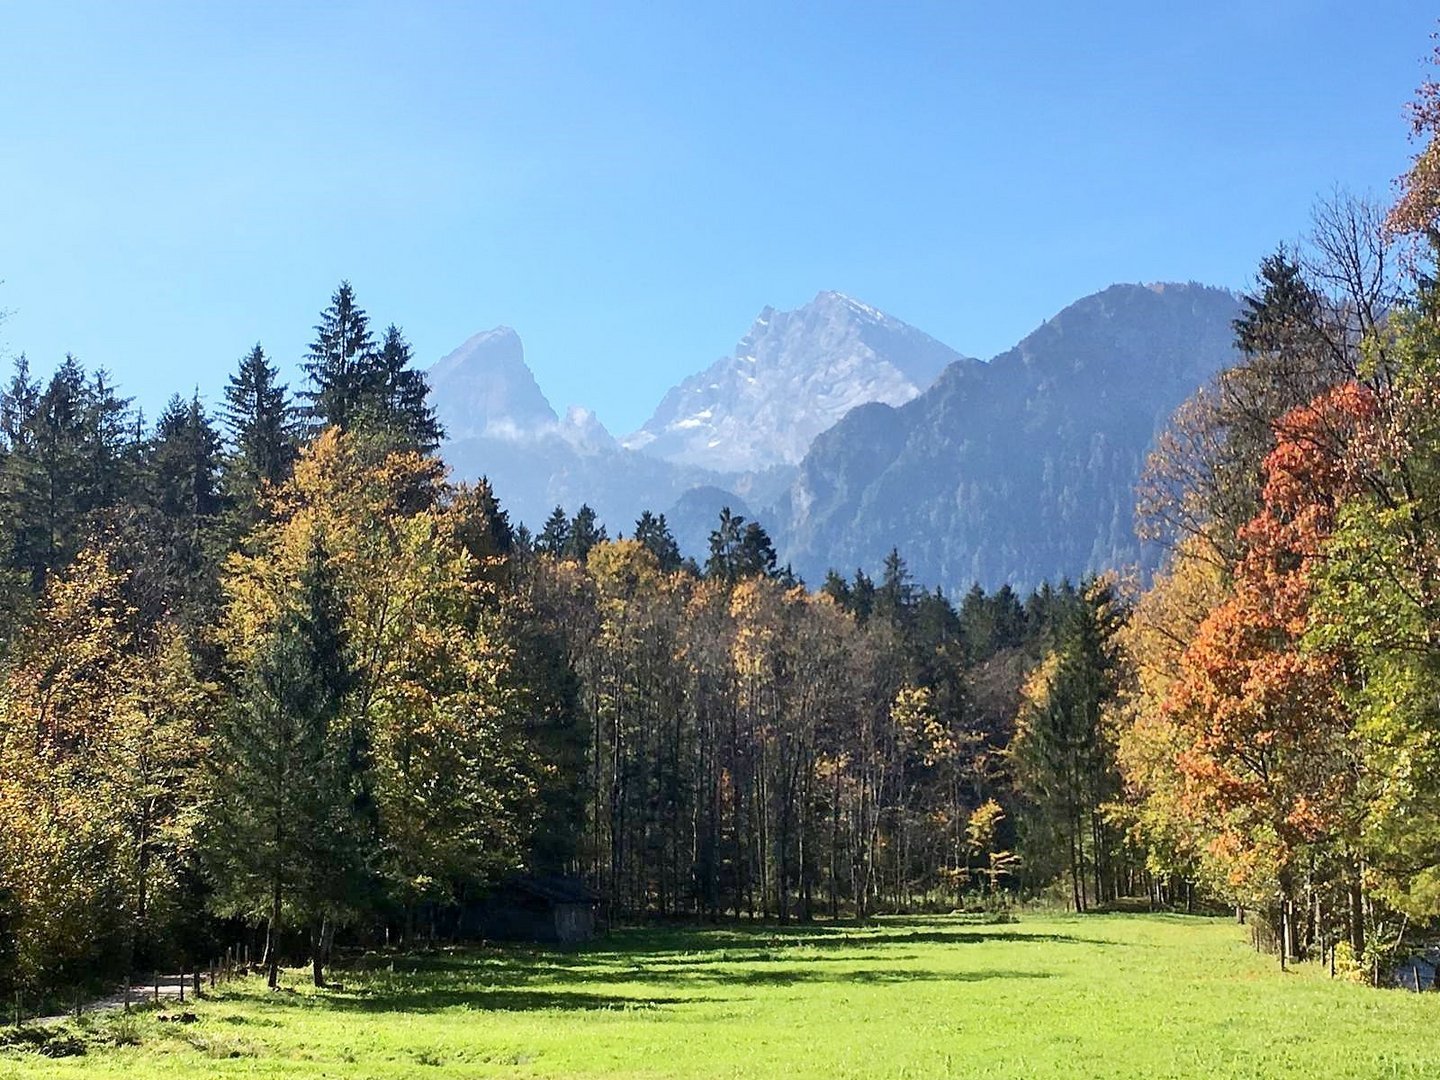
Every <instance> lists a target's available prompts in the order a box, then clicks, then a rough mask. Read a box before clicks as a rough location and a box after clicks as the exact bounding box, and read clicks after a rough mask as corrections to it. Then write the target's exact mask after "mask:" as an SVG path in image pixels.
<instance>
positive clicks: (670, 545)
mask: <svg viewBox="0 0 1440 1080" xmlns="http://www.w3.org/2000/svg"><path fill="white" fill-rule="evenodd" d="M635 539H636V540H638V541H639V542H640V543H642V544H644V545H645V550H647V551H648V552H650V554H651V555H654V556H655V561H656V562H658V563H659V564H660V569H661V570H663V571H665V572H666V573H667V574H669V573H673V572H674V571H676V570H679V569H680V567H681V566H682V565H683V563H684V559H683V558H682V557H681V555H680V545H679V544H677V543H676V542H675V534H674V533H672V532H671V531H670V525H669V524H668V523H667V522H666V520H665V515H664V514H661V515H660V516H659V517H656V516H655V515H654V514H652V513H650V511H649V510H646V511H644V512H642V513H641V515H640V517H639V518H638V519H637V520H636V522H635Z"/></svg>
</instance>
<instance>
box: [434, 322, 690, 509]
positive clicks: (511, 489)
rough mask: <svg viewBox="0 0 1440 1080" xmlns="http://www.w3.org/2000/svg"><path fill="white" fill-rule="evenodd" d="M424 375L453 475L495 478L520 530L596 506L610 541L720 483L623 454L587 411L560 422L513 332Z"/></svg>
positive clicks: (463, 350)
mask: <svg viewBox="0 0 1440 1080" xmlns="http://www.w3.org/2000/svg"><path fill="white" fill-rule="evenodd" d="M427 375H428V378H429V380H430V400H431V402H432V404H433V405H434V406H435V411H436V413H437V415H438V416H439V417H440V420H441V422H442V423H443V424H444V425H445V433H446V442H445V444H444V445H443V446H442V447H441V448H440V452H441V455H442V456H443V457H444V458H445V461H446V463H447V464H448V465H449V466H450V469H451V472H452V473H453V475H454V476H455V478H456V479H459V480H476V479H478V478H480V477H482V476H484V477H486V478H488V479H489V481H490V483H491V484H492V485H493V486H494V489H495V493H496V495H498V496H499V498H500V502H501V504H502V505H503V506H504V507H505V509H506V511H507V512H508V513H509V515H510V519H511V521H512V522H515V523H517V524H518V523H520V522H524V523H526V524H527V525H529V526H530V527H531V528H532V529H535V528H538V527H539V525H540V523H541V522H543V521H544V520H545V518H546V517H547V516H548V515H549V513H550V511H551V509H553V508H554V507H555V506H563V507H565V509H566V510H567V511H569V512H570V513H572V514H573V513H574V512H575V511H576V510H578V509H579V508H580V505H581V503H589V504H590V506H591V507H593V508H594V509H595V511H596V512H597V513H598V514H599V515H600V518H601V520H602V521H604V522H606V523H607V524H608V525H609V526H610V531H611V532H612V533H614V532H615V531H616V530H618V529H624V530H627V531H628V530H629V528H630V527H631V524H632V523H633V522H634V520H635V518H636V517H638V516H639V514H640V511H641V510H646V509H653V508H660V507H666V506H670V505H671V504H673V503H674V502H675V501H676V499H678V498H679V497H680V496H681V495H682V494H683V493H684V492H686V491H687V490H689V489H690V488H692V487H695V486H697V485H701V484H706V483H709V482H712V481H713V480H714V479H715V478H714V477H713V475H712V474H711V473H709V472H707V471H705V470H703V469H698V468H686V467H681V466H676V465H672V464H671V463H669V462H667V461H662V460H660V459H658V458H652V457H648V456H644V455H641V454H637V453H635V452H633V451H630V450H626V449H624V448H623V447H621V446H620V444H619V443H617V442H616V441H615V438H614V437H613V436H612V435H611V434H610V433H609V432H608V431H606V430H605V426H604V425H603V424H601V423H600V420H599V418H597V417H596V416H595V414H594V413H593V412H591V411H590V410H589V409H584V408H580V407H578V406H571V407H570V408H569V409H568V410H567V411H566V413H565V416H564V417H563V418H562V417H559V416H557V415H556V413H555V410H554V409H553V408H551V406H550V402H549V401H547V400H546V398H545V395H544V394H543V393H542V392H541V390H540V387H539V386H538V385H537V384H536V382H535V376H534V375H533V374H532V373H531V371H530V368H529V367H528V366H527V365H526V363H525V351H524V347H523V346H522V345H521V342H520V337H519V335H518V334H516V333H515V331H514V330H511V329H510V328H509V327H506V326H502V327H497V328H496V329H494V330H487V331H485V332H483V333H480V334H476V335H475V336H474V337H472V338H470V339H469V340H468V341H466V342H465V344H463V345H461V346H460V348H458V349H456V350H455V351H454V352H452V353H450V354H449V355H448V356H446V357H445V358H444V359H443V360H441V361H440V362H439V363H437V364H436V365H435V366H434V367H432V368H431V369H430V370H429V372H428V373H427Z"/></svg>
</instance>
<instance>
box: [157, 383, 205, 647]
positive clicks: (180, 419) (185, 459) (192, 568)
mask: <svg viewBox="0 0 1440 1080" xmlns="http://www.w3.org/2000/svg"><path fill="white" fill-rule="evenodd" d="M147 457H148V460H147V462H146V470H145V487H146V489H147V495H148V500H149V503H150V507H151V509H152V510H153V511H154V515H155V517H156V519H157V520H156V522H155V531H156V533H157V534H158V535H157V536H156V538H155V539H156V540H157V541H158V543H159V545H160V550H159V552H158V553H156V554H158V556H159V558H158V559H155V560H153V561H155V562H156V563H158V565H157V566H156V570H157V573H158V577H159V581H158V583H157V584H158V592H159V594H160V597H161V598H162V599H163V601H164V606H165V607H166V608H168V609H170V610H171V611H176V612H178V613H179V614H180V615H181V616H182V620H183V621H186V622H189V623H190V624H191V625H189V626H188V627H187V628H188V629H189V630H190V631H191V632H192V634H196V633H198V632H199V631H200V630H201V629H203V627H204V626H205V625H206V624H208V623H209V621H210V616H211V615H212V614H213V609H212V605H213V604H214V603H215V602H216V601H217V600H218V595H217V593H216V590H215V588H214V585H215V580H216V574H215V570H216V567H215V551H214V545H213V544H212V543H211V537H212V531H213V529H214V527H215V525H216V523H217V521H218V519H219V515H220V511H221V509H222V502H221V497H220V437H219V435H218V434H217V433H216V431H215V429H214V427H213V426H212V425H211V423H210V418H209V417H208V416H206V415H205V410H204V408H203V407H202V406H201V404H200V398H199V396H198V395H195V396H192V397H191V398H190V400H189V401H186V400H183V399H182V398H181V397H180V396H179V395H176V396H174V397H172V398H171V399H170V401H169V402H168V403H167V404H166V406H165V409H164V411H163V412H162V413H161V414H160V419H159V420H158V421H157V423H156V425H155V434H154V437H153V438H152V439H151V441H150V446H149V451H148V455H147Z"/></svg>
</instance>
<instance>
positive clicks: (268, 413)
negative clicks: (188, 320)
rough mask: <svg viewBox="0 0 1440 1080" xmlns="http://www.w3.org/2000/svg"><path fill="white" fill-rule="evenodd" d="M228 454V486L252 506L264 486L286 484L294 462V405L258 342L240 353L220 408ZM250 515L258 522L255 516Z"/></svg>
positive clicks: (239, 500) (236, 497)
mask: <svg viewBox="0 0 1440 1080" xmlns="http://www.w3.org/2000/svg"><path fill="white" fill-rule="evenodd" d="M220 418H221V421H222V423H223V424H224V425H225V434H226V437H227V441H228V443H229V454H228V457H227V460H226V463H225V488H226V491H227V493H228V494H229V495H230V497H231V498H232V499H234V500H235V501H236V502H237V504H241V506H242V507H245V508H248V507H249V504H253V502H254V501H255V498H256V496H257V494H258V492H259V491H260V489H261V487H262V486H264V485H267V484H270V485H274V484H279V483H281V482H282V481H283V480H284V479H285V478H286V477H287V476H288V475H289V474H290V469H291V467H292V466H293V465H294V463H295V455H296V432H295V410H294V407H293V406H292V405H291V403H290V395H289V392H288V390H287V389H286V387H285V385H284V384H283V383H281V382H280V381H279V370H278V369H277V368H276V367H275V365H273V364H271V363H270V361H269V359H268V358H267V357H266V356H265V350H264V349H262V348H261V347H260V344H259V343H258V342H257V343H256V344H255V347H254V348H253V349H251V350H250V351H249V352H248V353H246V354H245V355H244V356H242V357H241V358H240V363H239V366H238V367H237V368H236V371H235V373H234V374H233V375H231V376H230V381H229V383H228V384H227V385H226V387H225V404H224V405H223V406H222V407H221V409H220ZM247 520H250V521H252V522H253V518H249V517H248V515H247Z"/></svg>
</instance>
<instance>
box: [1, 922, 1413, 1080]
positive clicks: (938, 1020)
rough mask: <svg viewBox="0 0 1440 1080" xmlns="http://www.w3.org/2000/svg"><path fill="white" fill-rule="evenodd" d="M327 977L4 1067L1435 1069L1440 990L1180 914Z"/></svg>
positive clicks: (822, 932)
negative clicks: (1404, 985)
mask: <svg viewBox="0 0 1440 1080" xmlns="http://www.w3.org/2000/svg"><path fill="white" fill-rule="evenodd" d="M392 966H393V970H392ZM337 977H338V978H339V979H340V980H342V981H343V982H344V989H343V990H340V991H314V990H312V989H310V988H308V987H306V986H305V985H304V982H303V972H300V971H296V972H292V973H289V978H288V980H287V989H286V990H285V991H283V992H281V993H276V994H271V993H268V992H267V991H265V989H264V988H263V986H262V985H261V984H260V982H259V981H258V980H255V981H247V982H244V983H239V984H232V985H231V986H230V987H228V988H225V989H224V990H223V991H221V992H219V993H217V994H215V995H213V996H210V997H208V998H207V999H206V1000H204V1001H202V1002H200V1003H199V1004H198V1005H190V1006H187V1007H188V1008H191V1009H193V1011H194V1012H195V1013H196V1014H197V1016H198V1020H197V1021H196V1022H194V1023H189V1024H182V1023H175V1022H161V1021H159V1020H157V1019H156V1018H155V1017H154V1016H153V1015H151V1014H141V1015H138V1016H132V1017H130V1018H124V1017H117V1018H112V1019H110V1020H104V1021H90V1022H88V1023H87V1024H85V1025H84V1026H83V1028H82V1030H80V1032H79V1034H80V1035H81V1037H82V1038H83V1040H85V1041H86V1043H87V1046H88V1049H87V1052H86V1053H85V1054H84V1055H83V1056H77V1057H68V1058H60V1059H53V1060H51V1059H45V1058H41V1057H39V1056H37V1055H36V1054H34V1053H30V1052H24V1053H16V1052H11V1053H6V1054H3V1055H0V1075H12V1076H16V1077H32V1076H45V1077H49V1076H69V1075H77V1076H86V1077H126V1078H128V1080H141V1078H145V1077H160V1076H165V1077H171V1076H201V1077H206V1076H286V1077H311V1076H330V1077H402V1076H403V1077H411V1076H434V1077H483V1076H605V1077H613V1076H627V1077H643V1076H655V1077H660V1076H700V1077H717V1076H777V1077H786V1078H797V1077H847V1076H851V1077H861V1076H865V1077H869V1076H885V1077H900V1076H910V1077H930V1076H1005V1077H1060V1076H1065V1077H1110V1076H1113V1077H1133V1076H1142V1075H1143V1076H1147V1077H1174V1076H1187V1077H1189V1076H1194V1077H1257V1076H1295V1077H1302V1076H1303V1077H1315V1076H1349V1077H1380V1076H1422V1075H1424V1076H1434V1075H1437V1073H1440V1036H1437V1034H1436V1032H1437V1031H1440V994H1433V995H1429V994H1427V995H1416V994H1408V993H1403V992H1399V991H1376V990H1371V989H1368V988H1365V987H1362V986H1356V985H1352V984H1348V983H1343V982H1332V981H1331V980H1330V979H1328V978H1327V977H1325V975H1324V974H1323V973H1322V972H1320V971H1317V970H1306V969H1304V968H1303V967H1302V968H1301V969H1299V970H1298V971H1295V972H1292V973H1290V974H1281V973H1280V972H1279V970H1278V969H1277V967H1276V965H1275V963H1274V962H1273V960H1272V959H1270V958H1267V957H1261V956H1257V955H1255V954H1254V953H1253V952H1251V951H1250V949H1249V948H1248V945H1247V937H1246V934H1245V932H1244V930H1243V929H1241V928H1238V927H1236V926H1234V925H1233V924H1231V923H1229V922H1227V921H1224V920H1210V919H1199V918H1185V917H1181V916H1146V915H1115V916H1087V917H1082V918H1075V917H1051V916H1033V917H1026V918H1024V919H1022V920H1021V921H1020V922H1018V923H1008V924H991V923H984V922H980V921H977V920H972V919H966V918H962V917H948V918H914V919H882V920H879V921H878V922H876V923H874V924H873V925H870V926H865V927H860V926H853V925H821V926H816V927H811V928H805V929H801V928H790V929H784V930H776V929H761V928H743V929H735V928H729V929H714V930H694V931H690V930H625V931H619V932H616V933H613V934H611V935H610V936H609V937H607V938H605V939H603V940H600V941H598V942H596V943H595V944H593V945H590V946H587V947H583V948H579V949H574V950H542V949H527V948H514V947H507V948H494V949H471V950H464V951H457V952H450V953H433V954H428V955H427V954H422V955H411V956H396V957H394V958H393V959H392V958H391V957H389V956H385V957H370V958H366V960H365V961H364V962H363V966H361V967H359V968H357V969H353V970H348V971H341V972H338V973H337ZM175 1009H176V1007H174V1006H171V1007H169V1009H168V1011H170V1012H174V1011H175ZM117 1036H120V1037H117Z"/></svg>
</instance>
